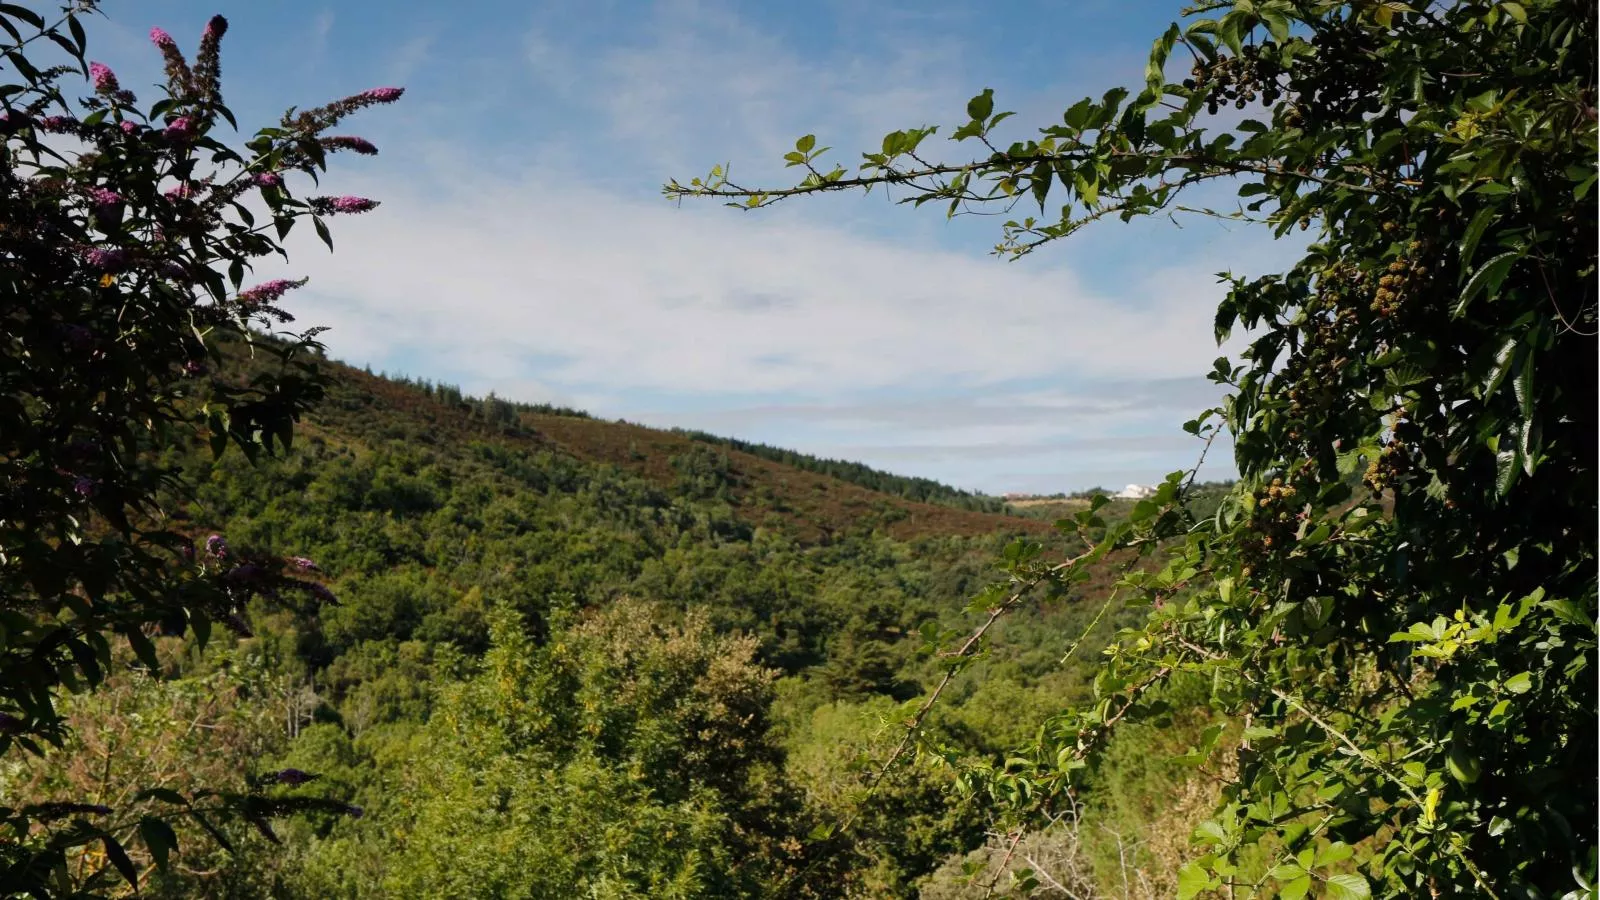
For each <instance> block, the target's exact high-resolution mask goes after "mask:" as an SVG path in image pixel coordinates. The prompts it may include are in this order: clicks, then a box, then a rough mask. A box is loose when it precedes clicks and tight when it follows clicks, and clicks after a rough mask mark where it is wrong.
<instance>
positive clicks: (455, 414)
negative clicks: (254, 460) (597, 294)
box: [305, 363, 1053, 543]
mask: <svg viewBox="0 0 1600 900" xmlns="http://www.w3.org/2000/svg"><path fill="white" fill-rule="evenodd" d="M329 367H330V368H331V369H332V370H333V374H334V376H335V384H334V385H333V386H332V387H331V389H330V391H329V396H328V399H327V400H326V401H325V402H324V404H323V406H322V407H321V408H319V409H318V410H317V411H316V412H314V413H313V414H312V415H311V416H310V417H309V421H307V422H306V423H305V426H306V427H305V433H306V434H307V435H311V434H316V435H320V436H321V437H322V438H323V439H324V440H327V441H329V442H332V443H339V444H343V443H349V441H347V440H345V438H346V434H344V432H347V429H348V430H349V431H354V432H356V433H360V434H378V435H382V434H384V433H385V431H390V432H393V433H394V436H396V437H399V436H401V434H402V433H403V434H404V435H405V436H406V437H407V438H408V439H413V440H420V441H421V442H423V443H425V444H429V445H433V446H434V447H436V448H439V449H444V448H447V447H449V446H450V445H452V444H462V443H465V442H468V441H488V442H492V443H497V444H501V445H503V446H509V447H513V448H524V449H526V450H528V451H538V450H544V451H552V452H556V453H561V454H564V455H567V456H571V457H573V458H576V459H578V460H582V461H584V462H590V463H599V464H610V465H614V466H616V467H618V468H619V469H623V470H625V471H630V472H634V473H637V474H639V475H641V476H643V477H644V478H646V479H648V480H650V481H652V482H654V483H656V484H660V485H663V486H670V485H672V484H674V483H675V482H676V481H677V479H678V472H677V470H676V469H675V468H674V467H673V457H676V456H680V455H682V454H685V453H689V452H691V451H695V450H697V449H698V450H699V451H700V452H705V451H707V450H709V451H712V452H714V453H716V454H718V455H725V456H726V458H727V462H728V471H729V476H730V477H729V480H730V481H731V483H732V488H731V491H730V494H731V499H732V505H733V509H734V514H735V515H736V516H737V517H738V518H739V519H740V520H741V521H744V522H746V523H748V524H750V525H752V526H764V527H768V528H777V529H780V530H782V531H785V532H788V533H790V534H793V535H794V536H795V537H797V538H800V539H802V540H806V541H818V542H824V543H825V542H827V541H828V540H829V539H830V538H831V537H833V536H834V535H843V534H845V533H849V532H853V531H859V530H862V529H873V528H878V529H882V530H884V531H885V532H886V533H887V534H889V535H891V536H893V537H895V538H897V539H900V540H910V539H913V538H919V537H938V536H944V535H961V536H970V535H986V534H1013V535H1030V536H1035V537H1045V536H1047V535H1049V534H1050V533H1052V531H1053V529H1051V528H1050V526H1049V525H1048V524H1047V523H1045V522H1043V521H1041V520H1039V519H1037V518H1022V517H1018V516H1007V515H995V514H990V513H980V512H973V511H969V510H963V509H956V508H954V507H950V506H941V505H937V504H931V503H918V502H915V501H911V500H907V499H905V498H902V497H897V496H894V495H892V494H885V493H881V492H878V491H874V490H870V489H868V488H865V487H862V486H860V485H857V484H852V483H850V482H847V481H844V480H841V479H838V478H834V477H832V476H828V475H822V474H818V473H815V472H808V471H806V470H804V469H799V468H795V467H793V466H788V465H784V464H782V463H778V462H774V461H771V460H767V459H763V458H761V457H758V456H754V455H752V454H749V453H743V452H741V451H738V450H732V449H728V448H724V447H711V446H710V445H707V444H704V443H701V442H699V441H695V440H693V439H691V438H689V437H686V436H684V435H681V434H674V433H672V432H668V431H661V430H658V429H654V428H646V427H644V426H641V425H633V424H630V423H625V422H606V421H602V420H599V419H590V418H581V417H577V416H563V415H554V414H546V413H537V412H527V411H519V412H517V413H516V414H515V421H514V423H512V424H506V425H497V424H491V423H490V422H488V421H486V420H485V419H483V418H482V417H479V416H475V415H473V413H472V409H471V407H470V406H469V405H467V404H465V403H463V404H447V403H444V402H442V401H440V400H439V399H437V398H436V397H435V396H434V395H432V394H430V393H428V392H427V391H425V390H423V389H421V388H418V387H416V386H414V385H410V384H406V383H404V382H399V381H393V380H390V379H387V378H383V377H380V376H376V375H371V374H368V373H366V372H363V371H360V370H358V369H353V368H350V367H348V366H344V365H341V364H336V363H335V364H330V366H329ZM397 426H399V427H397ZM405 426H410V427H405ZM418 435H420V437H418Z"/></svg>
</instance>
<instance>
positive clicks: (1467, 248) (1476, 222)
mask: <svg viewBox="0 0 1600 900" xmlns="http://www.w3.org/2000/svg"><path fill="white" fill-rule="evenodd" d="M1494 217H1495V208H1494V207H1492V206H1485V207H1484V208H1483V209H1480V210H1478V211H1477V212H1476V213H1475V214H1473V216H1472V221H1471V222H1469V223H1467V230H1466V231H1465V232H1463V233H1462V235H1461V265H1463V266H1468V265H1471V264H1472V254H1473V253H1474V252H1476V251H1477V249H1478V241H1479V240H1481V239H1482V238H1483V232H1484V229H1486V228H1488V227H1489V223H1490V222H1492V221H1494Z"/></svg>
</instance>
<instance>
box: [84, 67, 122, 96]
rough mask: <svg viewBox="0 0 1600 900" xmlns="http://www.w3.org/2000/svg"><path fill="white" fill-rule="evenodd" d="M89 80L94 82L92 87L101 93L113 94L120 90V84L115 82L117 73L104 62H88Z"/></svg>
mask: <svg viewBox="0 0 1600 900" xmlns="http://www.w3.org/2000/svg"><path fill="white" fill-rule="evenodd" d="M89 80H90V81H92V82H94V89H95V90H96V91H98V92H100V93H102V94H114V93H116V92H117V91H120V90H122V85H120V84H118V83H117V73H115V72H113V71H111V67H110V66H108V65H106V64H105V63H100V62H92V63H89Z"/></svg>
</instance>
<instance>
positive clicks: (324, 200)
mask: <svg viewBox="0 0 1600 900" xmlns="http://www.w3.org/2000/svg"><path fill="white" fill-rule="evenodd" d="M310 203H311V209H312V210H313V211H315V212H318V213H321V214H323V215H328V214H331V213H364V212H370V211H372V210H374V209H377V208H378V201H376V200H368V199H367V198H365V197H312V198H311V200H310Z"/></svg>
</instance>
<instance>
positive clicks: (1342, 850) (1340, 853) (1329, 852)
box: [1317, 841, 1356, 867]
mask: <svg viewBox="0 0 1600 900" xmlns="http://www.w3.org/2000/svg"><path fill="white" fill-rule="evenodd" d="M1355 852H1356V851H1355V848H1354V847H1351V846H1350V845H1349V844H1346V843H1345V842H1344V841H1334V842H1333V843H1331V844H1329V845H1328V846H1326V847H1323V848H1322V849H1321V850H1319V851H1318V852H1317V865H1318V866H1319V867H1323V866H1331V865H1333V864H1334V863H1337V862H1344V861H1345V860H1347V859H1349V858H1350V857H1352V856H1354V855H1355Z"/></svg>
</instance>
